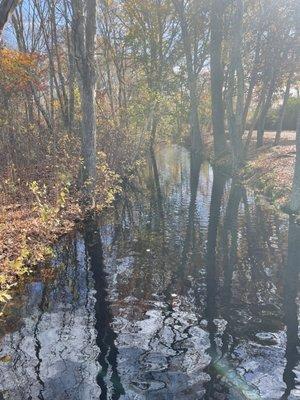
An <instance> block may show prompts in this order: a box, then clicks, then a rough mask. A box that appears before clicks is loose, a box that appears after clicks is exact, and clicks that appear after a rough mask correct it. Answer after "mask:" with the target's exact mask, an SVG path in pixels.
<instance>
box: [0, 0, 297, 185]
mask: <svg viewBox="0 0 300 400" xmlns="http://www.w3.org/2000/svg"><path fill="white" fill-rule="evenodd" d="M297 3H298V2H297V0H272V1H269V0H231V1H225V0H201V1H199V0H149V1H143V0H126V1H117V0H111V1H108V0H99V1H96V0H44V1H42V2H39V1H36V0H33V1H30V2H26V3H22V2H18V1H13V0H2V1H1V2H0V32H2V30H3V27H4V24H5V23H6V22H7V20H8V18H9V17H10V16H11V22H10V28H9V33H8V34H7V35H6V38H7V39H8V42H13V43H14V45H15V46H17V50H8V49H6V48H5V47H2V49H1V52H2V53H1V57H2V61H1V60H0V69H1V71H0V72H1V74H0V90H1V102H2V104H1V127H0V129H1V131H2V139H1V142H2V143H1V147H2V148H7V151H6V154H7V155H8V157H7V162H13V163H14V164H16V163H17V159H18V160H19V159H22V157H19V155H22V154H23V158H24V153H25V154H27V156H26V157H27V158H28V159H29V158H30V157H29V155H31V156H32V157H33V158H34V160H36V159H38V153H39V149H38V146H37V144H38V145H39V146H40V149H42V151H41V153H42V155H43V156H44V154H45V152H50V150H49V149H51V152H57V153H58V154H60V151H61V146H62V145H63V144H62V143H63V141H62V138H65V137H66V135H67V137H68V140H67V143H70V140H71V142H72V143H73V142H74V143H81V150H80V152H81V156H82V159H83V163H82V168H81V179H82V181H83V182H84V183H85V185H84V186H85V187H86V189H87V192H90V189H91V188H92V187H93V185H94V184H95V181H96V174H97V151H98V150H102V151H104V152H105V153H107V157H108V158H109V159H110V161H111V164H112V167H113V168H116V169H119V170H120V171H121V173H124V171H125V169H126V168H127V169H128V168H129V167H132V165H133V164H134V162H136V160H137V159H138V158H139V155H140V154H141V153H142V152H143V151H149V152H150V154H152V156H153V154H154V148H155V144H156V143H157V141H158V140H165V139H166V138H172V139H173V140H177V141H178V139H180V140H184V141H185V142H186V143H187V144H189V145H190V148H191V155H192V158H197V157H198V156H200V157H201V156H202V155H203V154H204V153H205V143H206V142H207V140H206V137H207V135H208V134H207V132H209V131H210V125H211V123H210V121H212V135H213V143H214V158H215V159H216V160H218V159H220V158H222V157H223V156H226V157H228V155H231V157H230V159H231V160H232V167H233V170H234V171H236V170H237V169H238V168H239V167H240V166H241V165H242V164H243V162H244V160H245V157H246V154H247V150H248V147H249V145H250V143H252V140H251V139H252V136H253V132H254V131H255V130H257V140H256V144H257V147H260V146H262V145H263V143H264V131H265V128H266V123H267V119H268V113H269V111H270V109H271V107H272V106H274V105H275V106H276V107H277V109H278V112H277V114H276V121H275V123H274V124H275V126H276V131H277V134H276V140H275V144H278V143H279V142H280V133H281V130H282V126H283V121H284V115H285V109H286V105H287V104H288V103H289V96H290V93H291V91H292V88H293V89H297V78H298V77H299V71H298V70H297V66H298V61H299V46H298V45H297V41H299V38H298V36H299V35H298V29H299V28H297V26H296V25H297V20H298V21H299V19H300V18H297V15H298V16H299V4H298V5H297ZM12 37H14V38H15V39H12ZM17 53H18V54H19V55H18V56H17ZM19 59H23V61H22V62H21V63H20V61H19ZM25 61H26V62H25ZM26 63H27V64H26ZM3 64H5V65H6V67H5V66H4V67H3ZM7 64H11V65H10V67H7ZM3 68H4V70H3ZM5 68H6V69H5ZM7 68H11V70H12V71H13V72H12V73H14V74H16V75H17V76H16V77H15V78H14V77H13V78H11V72H10V71H9V70H8V69H7ZM3 71H4V72H5V73H2V72H3ZM18 73H19V75H18ZM20 77H25V80H24V82H25V83H22V84H21V82H20V81H21V79H20ZM27 78H28V79H27ZM11 79H13V80H14V85H15V88H14V91H11V90H10V89H9V81H10V80H11ZM18 82H20V84H18ZM298 104H299V103H298ZM298 108H299V105H298ZM7 110H8V113H7ZM5 113H6V114H5ZM21 126H22V129H20V127H21ZM34 127H35V128H34ZM24 132H26V134H24ZM28 132H29V133H28ZM158 135H159V136H158ZM37 138H38V140H37ZM64 142H66V140H64ZM7 143H10V145H9V146H7ZM25 144H26V146H27V147H24V146H25ZM67 146H69V145H67ZM8 147H9V148H8ZM75 147H76V146H75ZM12 149H13V150H12ZM32 149H34V150H32ZM18 151H19V154H18ZM26 157H25V158H26ZM152 158H154V157H152ZM116 160H117V161H116ZM29 162H31V160H30V161H29ZM116 163H117V164H118V165H116ZM154 169H155V166H154Z"/></svg>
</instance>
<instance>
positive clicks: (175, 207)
mask: <svg viewBox="0 0 300 400" xmlns="http://www.w3.org/2000/svg"><path fill="white" fill-rule="evenodd" d="M157 161H158V167H159V178H160V185H158V184H155V183H153V181H152V180H151V179H150V175H151V174H150V173H146V174H145V177H144V178H143V179H142V180H141V181H142V182H141V188H140V190H139V191H132V193H131V194H128V195H127V196H126V197H125V199H124V200H123V201H122V202H120V204H119V205H118V207H116V209H115V210H113V211H112V212H111V213H110V214H109V215H108V216H107V217H106V219H103V221H101V224H100V228H97V227H96V226H95V225H94V224H93V223H92V222H91V223H90V224H89V226H87V227H86V229H85V230H84V232H83V233H78V234H77V235H76V237H75V238H70V240H65V241H64V242H62V243H61V245H60V247H59V248H58V255H57V259H56V260H55V263H54V264H55V266H54V268H44V269H42V270H41V271H40V273H39V276H36V277H35V278H33V279H32V280H31V282H29V283H28V284H27V285H26V286H25V287H24V288H23V289H20V290H19V291H18V292H17V293H16V295H15V298H14V301H13V303H12V305H11V306H10V308H8V309H6V314H7V316H6V317H5V318H4V319H2V321H1V342H0V391H1V392H2V398H4V399H9V400H19V399H22V400H23V399H24V400H25V399H28V400H29V399H32V400H35V399H47V400H48V399H49V400H50V399H51V400H63V399H78V400H89V399H103V400H104V399H124V400H125V399H132V400H140V399H174V400H180V399H216V400H222V399H224V400H225V399H232V400H233V399H268V400H272V399H300V365H299V345H300V343H299V335H298V320H299V297H298V293H297V291H298V289H299V281H298V272H299V269H300V227H299V226H298V225H296V224H295V223H294V221H293V220H290V221H289V220H288V219H287V218H285V217H283V216H278V215H276V214H275V213H274V212H273V211H271V210H270V209H267V208H266V207H263V206H262V205H259V204H258V203H257V202H256V201H255V198H254V197H253V195H252V193H251V192H249V191H247V190H246V189H245V188H243V187H240V186H239V185H238V184H237V183H236V182H234V181H232V180H226V179H225V178H224V177H223V176H222V175H218V174H215V176H214V174H213V171H212V169H211V168H210V167H209V165H208V164H202V165H201V166H200V170H199V166H193V174H192V178H191V179H190V161H189V156H188V153H187V152H186V150H184V149H182V148H178V147H165V148H162V149H161V150H160V151H159V154H158V156H157ZM0 398H1V396H0Z"/></svg>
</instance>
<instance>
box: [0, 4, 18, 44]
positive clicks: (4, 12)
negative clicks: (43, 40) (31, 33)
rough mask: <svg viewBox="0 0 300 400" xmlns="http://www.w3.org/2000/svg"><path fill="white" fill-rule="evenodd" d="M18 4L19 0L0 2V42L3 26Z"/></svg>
mask: <svg viewBox="0 0 300 400" xmlns="http://www.w3.org/2000/svg"><path fill="white" fill-rule="evenodd" d="M20 2H21V0H1V1H0V40H1V36H2V32H3V29H4V26H5V24H6V23H7V21H8V19H9V17H10V16H11V14H12V13H13V12H14V11H15V9H16V7H17V5H18V4H19V3H20Z"/></svg>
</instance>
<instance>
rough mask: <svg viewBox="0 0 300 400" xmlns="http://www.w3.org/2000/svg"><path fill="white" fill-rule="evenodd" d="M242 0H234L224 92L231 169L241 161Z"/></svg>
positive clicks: (242, 98) (242, 104)
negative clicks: (231, 154)
mask: <svg viewBox="0 0 300 400" xmlns="http://www.w3.org/2000/svg"><path fill="white" fill-rule="evenodd" d="M243 9H244V4H243V0H236V1H235V14H234V20H233V24H232V32H231V48H230V54H229V57H230V63H229V67H228V84H227V93H226V112H227V121H228V130H229V135H230V140H231V144H232V150H233V162H232V166H233V169H234V170H236V169H238V168H239V167H240V166H241V164H242V161H243V145H242V128H243V112H244V86H245V84H244V70H243V63H242V42H243Z"/></svg>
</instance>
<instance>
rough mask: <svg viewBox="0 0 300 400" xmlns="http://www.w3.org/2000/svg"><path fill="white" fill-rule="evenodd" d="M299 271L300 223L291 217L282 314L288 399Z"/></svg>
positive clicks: (293, 362) (294, 359)
mask: <svg viewBox="0 0 300 400" xmlns="http://www.w3.org/2000/svg"><path fill="white" fill-rule="evenodd" d="M299 271H300V225H298V224H297V223H296V222H295V220H294V218H293V217H290V221H289V237H288V257H287V266H286V269H285V280H284V315H285V324H286V339H287V341H286V352H285V357H286V366H285V369H284V373H283V380H284V382H285V384H286V390H285V393H284V395H283V396H282V400H283V399H288V398H289V395H290V393H291V392H292V390H293V389H294V388H295V387H296V374H295V372H294V368H295V367H296V366H297V365H298V363H299V361H300V354H299V346H300V340H299V337H298V324H299V321H298V305H297V302H296V299H297V295H298V291H299Z"/></svg>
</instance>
